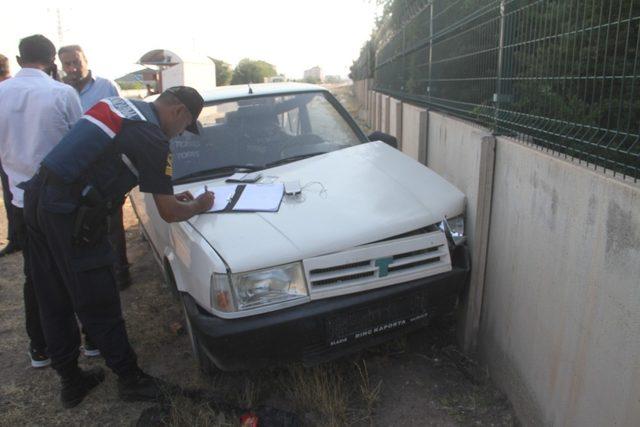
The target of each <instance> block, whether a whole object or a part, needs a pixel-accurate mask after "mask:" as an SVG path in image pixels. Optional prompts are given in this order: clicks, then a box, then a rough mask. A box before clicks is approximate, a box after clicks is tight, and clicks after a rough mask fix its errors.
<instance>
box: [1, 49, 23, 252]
mask: <svg viewBox="0 0 640 427" xmlns="http://www.w3.org/2000/svg"><path fill="white" fill-rule="evenodd" d="M10 77H11V71H10V69H9V59H8V58H7V57H6V56H4V55H2V54H0V83H1V82H3V81H5V80H7V79H9V78H10ZM0 181H1V182H2V199H3V200H4V209H5V211H6V213H7V245H6V246H5V247H4V248H2V249H0V257H3V256H5V255H9V254H12V253H14V252H17V251H19V250H20V243H18V236H17V234H16V227H15V225H14V223H13V215H12V214H11V206H12V205H11V191H9V177H8V176H7V174H6V173H5V172H4V169H2V163H0Z"/></svg>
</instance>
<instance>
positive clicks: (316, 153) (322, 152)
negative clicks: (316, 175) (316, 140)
mask: <svg viewBox="0 0 640 427" xmlns="http://www.w3.org/2000/svg"><path fill="white" fill-rule="evenodd" d="M327 153H329V151H317V152H315V153H307V154H299V155H297V156H291V157H287V158H285V159H280V160H276V161H275V162H271V163H267V164H266V165H264V167H265V168H270V167H273V166H278V165H282V164H285V163H290V162H295V161H296V160H302V159H306V158H307V157H313V156H319V155H320V154H327Z"/></svg>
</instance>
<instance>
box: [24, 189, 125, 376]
mask: <svg viewBox="0 0 640 427" xmlns="http://www.w3.org/2000/svg"><path fill="white" fill-rule="evenodd" d="M56 191H58V190H57V189H52V187H48V186H47V185H43V184H41V183H40V182H39V179H38V178H36V179H35V180H34V181H32V183H31V185H30V187H29V188H28V189H27V191H25V218H26V221H27V224H28V227H29V257H30V259H31V260H32V261H33V281H34V288H35V291H36V294H37V296H38V301H39V302H40V315H41V318H42V324H43V329H44V335H45V338H46V341H47V348H48V353H49V355H50V357H51V362H52V366H53V368H54V369H56V371H57V372H58V373H59V374H60V375H61V376H62V377H65V375H69V374H70V373H71V372H73V371H74V370H75V369H76V367H77V359H78V355H79V350H78V347H79V345H80V333H79V330H78V324H77V322H76V319H75V316H74V312H75V314H77V316H78V318H79V319H80V322H81V323H82V325H83V327H84V329H85V330H86V332H87V334H88V335H89V337H91V341H93V343H94V344H95V345H96V346H97V347H98V349H99V350H100V352H101V353H102V355H103V357H104V359H105V362H106V364H107V366H108V367H109V368H111V369H112V370H113V371H114V372H115V373H116V374H118V375H126V374H127V373H129V372H131V371H133V370H134V369H136V368H137V362H136V355H135V353H134V351H133V349H132V348H131V345H130V344H129V339H128V337H127V332H126V329H125V324H124V319H123V318H122V310H121V306H120V294H119V292H118V288H117V286H116V282H115V278H114V275H113V261H114V256H113V250H112V248H111V245H110V244H109V241H108V239H107V236H106V234H105V235H104V236H103V238H102V239H101V241H100V242H99V243H97V244H95V245H93V246H92V247H77V246H75V245H73V244H72V238H71V236H72V233H73V226H74V220H75V218H74V214H73V213H53V212H50V210H49V209H46V208H45V207H43V203H45V202H43V199H44V200H47V199H46V196H45V194H46V193H47V192H50V193H52V194H53V193H56Z"/></svg>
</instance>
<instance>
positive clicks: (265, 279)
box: [211, 262, 309, 312]
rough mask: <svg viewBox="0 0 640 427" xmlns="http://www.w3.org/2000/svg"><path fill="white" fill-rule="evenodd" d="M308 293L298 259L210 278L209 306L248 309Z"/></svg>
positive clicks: (222, 309)
mask: <svg viewBox="0 0 640 427" xmlns="http://www.w3.org/2000/svg"><path fill="white" fill-rule="evenodd" d="M222 276H223V277H222ZM225 278H226V280H225ZM308 295H309V292H308V291H307V285H306V283H305V279H304V273H303V270H302V264H300V263H299V262H296V263H292V264H286V265H282V266H278V267H273V268H268V269H264V270H256V271H250V272H247V273H236V274H230V275H229V276H227V275H224V274H214V275H213V276H212V278H211V305H212V306H213V307H214V308H216V309H218V310H221V311H227V312H228V311H241V310H249V309H252V308H257V307H262V306H265V305H270V304H275V303H281V302H286V301H291V300H295V299H299V298H306V297H307V296H308ZM232 296H233V298H232Z"/></svg>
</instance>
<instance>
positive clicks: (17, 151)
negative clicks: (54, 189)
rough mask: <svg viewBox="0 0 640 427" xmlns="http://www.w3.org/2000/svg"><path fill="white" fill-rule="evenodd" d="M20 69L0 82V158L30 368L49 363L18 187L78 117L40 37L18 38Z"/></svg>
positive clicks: (76, 102)
mask: <svg viewBox="0 0 640 427" xmlns="http://www.w3.org/2000/svg"><path fill="white" fill-rule="evenodd" d="M19 51H20V56H19V57H17V60H18V64H20V67H22V69H21V70H20V71H19V72H18V73H17V74H16V75H15V76H14V77H13V78H12V79H9V80H6V81H4V82H2V84H0V160H1V161H2V166H3V168H4V171H5V172H6V174H7V176H8V177H9V189H10V190H11V194H12V196H13V200H12V202H11V203H12V205H13V206H12V215H13V219H14V223H15V227H16V230H17V233H18V235H19V236H20V237H19V240H20V243H21V245H22V247H23V255H24V259H25V264H24V274H25V284H24V301H25V317H26V326H27V334H28V335H29V338H30V340H31V343H30V348H29V350H30V351H29V355H30V357H31V364H32V366H33V367H36V368H39V367H44V366H47V365H49V364H50V363H51V361H50V360H49V358H48V356H47V355H46V343H45V340H44V336H43V333H42V326H41V324H40V314H39V310H38V303H37V300H36V296H35V293H34V290H33V283H32V279H31V268H30V266H29V263H28V262H27V259H28V247H26V246H25V245H26V225H25V222H24V216H23V190H22V189H20V188H19V187H18V184H20V183H22V182H25V181H28V180H29V179H31V177H32V176H33V175H34V174H35V173H36V171H37V169H38V167H39V166H40V162H41V161H42V159H43V158H44V157H45V156H46V155H47V154H48V153H49V151H51V149H52V148H53V147H54V146H55V145H56V144H57V143H58V142H59V141H60V140H61V139H62V137H63V136H64V135H65V134H66V133H67V132H68V131H69V129H71V127H72V126H73V124H74V123H75V122H76V121H77V120H78V119H79V118H80V116H81V115H82V107H81V105H80V99H79V98H78V94H77V93H76V91H75V90H74V89H73V88H72V87H70V86H68V85H65V84H63V83H60V82H57V81H55V80H54V79H52V78H51V76H52V75H55V74H56V65H55V62H54V61H55V56H56V50H55V46H54V45H53V43H51V41H50V40H49V39H47V38H46V37H44V36H42V35H39V34H38V35H33V36H29V37H26V38H24V39H22V40H20V45H19Z"/></svg>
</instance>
